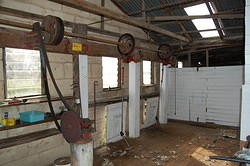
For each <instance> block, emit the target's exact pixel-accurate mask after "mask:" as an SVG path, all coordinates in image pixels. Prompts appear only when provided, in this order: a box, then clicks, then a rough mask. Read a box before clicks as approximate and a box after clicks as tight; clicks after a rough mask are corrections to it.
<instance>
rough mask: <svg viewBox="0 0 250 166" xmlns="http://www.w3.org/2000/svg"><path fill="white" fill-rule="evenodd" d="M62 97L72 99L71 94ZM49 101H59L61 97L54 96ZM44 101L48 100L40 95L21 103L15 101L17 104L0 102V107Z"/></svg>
mask: <svg viewBox="0 0 250 166" xmlns="http://www.w3.org/2000/svg"><path fill="white" fill-rule="evenodd" d="M64 98H65V100H71V99H73V97H72V96H66V97H64ZM51 101H52V102H54V101H61V99H60V98H59V97H56V98H52V99H51ZM45 102H48V100H47V98H46V97H42V98H30V99H28V101H27V102H25V103H23V102H22V103H17V104H8V103H6V104H1V105H0V108H1V107H11V106H19V105H27V104H36V103H45Z"/></svg>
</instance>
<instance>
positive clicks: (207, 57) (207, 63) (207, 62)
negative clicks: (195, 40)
mask: <svg viewBox="0 0 250 166" xmlns="http://www.w3.org/2000/svg"><path fill="white" fill-rule="evenodd" d="M206 67H209V51H208V49H206Z"/></svg>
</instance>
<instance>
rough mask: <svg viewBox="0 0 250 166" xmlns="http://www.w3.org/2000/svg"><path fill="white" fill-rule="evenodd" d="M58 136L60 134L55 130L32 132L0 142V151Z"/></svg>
mask: <svg viewBox="0 0 250 166" xmlns="http://www.w3.org/2000/svg"><path fill="white" fill-rule="evenodd" d="M57 134H60V132H59V131H58V130H57V129H48V130H43V131H39V132H33V133H29V134H25V135H21V136H17V137H11V138H6V139H2V140H0V149H4V148H8V147H12V146H16V145H21V144H25V143H30V142H33V141H36V140H39V139H42V138H46V137H49V136H53V135H57Z"/></svg>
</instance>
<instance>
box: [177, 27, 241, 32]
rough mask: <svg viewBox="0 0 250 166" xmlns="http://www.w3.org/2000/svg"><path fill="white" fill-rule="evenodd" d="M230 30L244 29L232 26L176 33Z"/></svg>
mask: <svg viewBox="0 0 250 166" xmlns="http://www.w3.org/2000/svg"><path fill="white" fill-rule="evenodd" d="M232 29H244V27H243V26H233V27H224V28H215V29H205V30H194V31H185V32H184V31H182V32H178V33H180V34H185V33H199V32H207V31H216V30H232Z"/></svg>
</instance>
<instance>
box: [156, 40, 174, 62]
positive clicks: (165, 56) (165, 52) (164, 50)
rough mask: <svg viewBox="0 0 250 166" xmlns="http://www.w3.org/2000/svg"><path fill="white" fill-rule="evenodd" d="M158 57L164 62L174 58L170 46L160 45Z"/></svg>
mask: <svg viewBox="0 0 250 166" xmlns="http://www.w3.org/2000/svg"><path fill="white" fill-rule="evenodd" d="M157 55H158V57H159V58H160V59H161V60H162V61H168V60H169V59H170V57H171V56H172V53H171V47H170V46H169V45H168V44H162V45H160V46H159V48H158V52H157Z"/></svg>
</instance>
